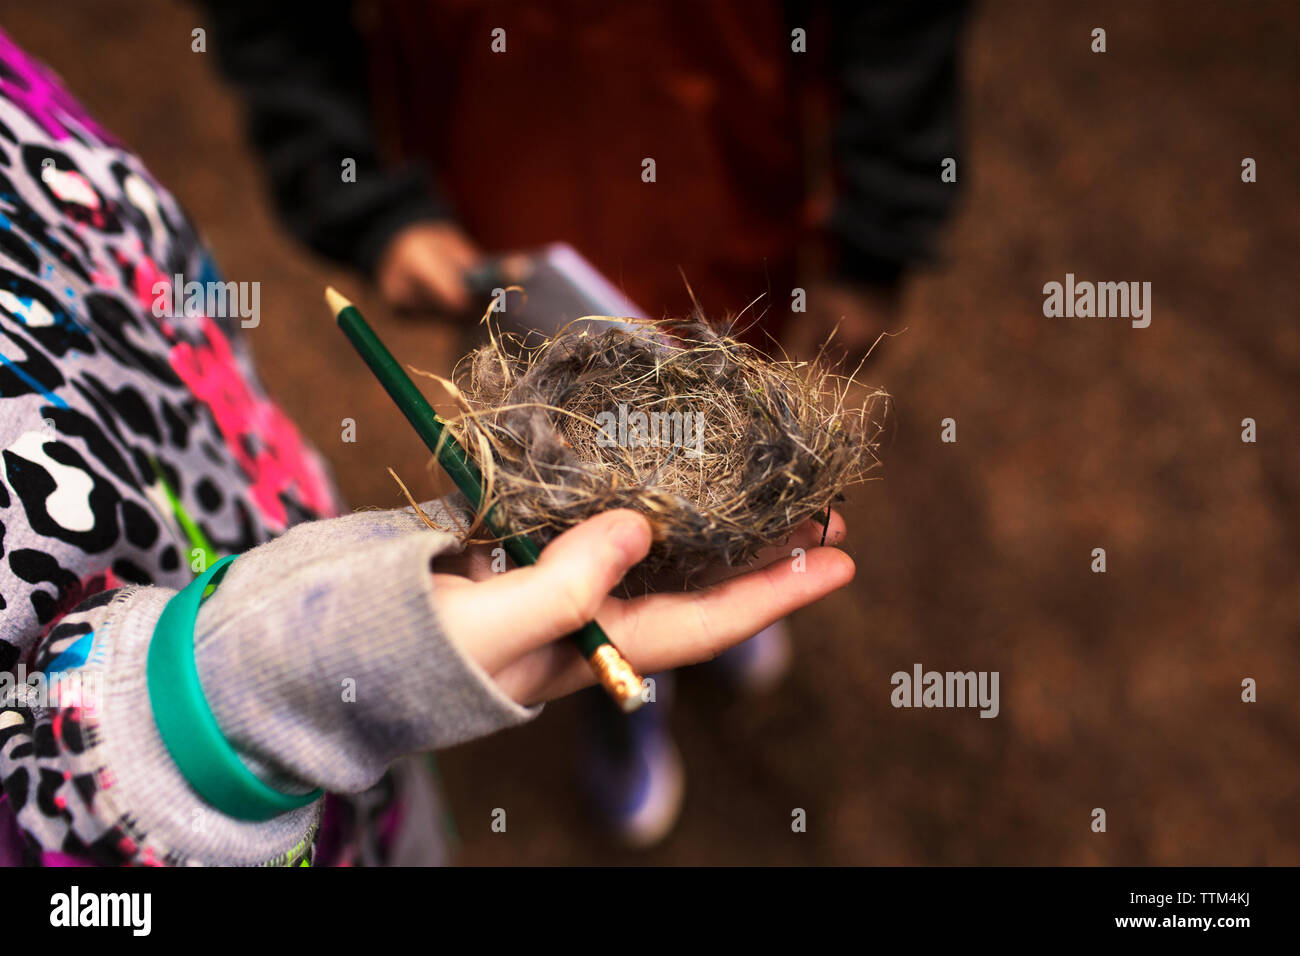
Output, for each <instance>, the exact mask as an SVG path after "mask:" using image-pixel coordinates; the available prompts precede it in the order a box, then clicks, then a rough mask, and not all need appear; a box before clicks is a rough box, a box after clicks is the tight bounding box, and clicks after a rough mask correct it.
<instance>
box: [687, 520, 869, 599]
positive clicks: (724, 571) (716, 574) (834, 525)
mask: <svg viewBox="0 0 1300 956" xmlns="http://www.w3.org/2000/svg"><path fill="white" fill-rule="evenodd" d="M825 516H826V512H822V513H821V517H825ZM823 536H825V539H826V540H825V541H823V540H822V537H823ZM847 536H848V527H847V526H846V525H845V523H844V518H843V516H842V515H841V514H840V513H839V512H838V511H835V510H833V509H832V510H831V513H830V522H829V524H827V525H823V524H821V522H820V521H819V520H818V519H817V518H809V519H808V520H807V521H805V522H804V523H803V524H801V525H799V527H797V528H795V530H794V531H793V532H792V533H791V535H790V537H788V538H787V539H786V540H785V541H783V542H780V543H779V544H773V545H769V546H768V547H766V548H763V549H762V550H761V551H759V552H758V554H757V555H755V556H754V560H752V561H750V562H749V563H748V564H746V565H741V566H738V567H734V568H713V569H710V570H709V571H706V572H704V573H703V574H702V575H700V580H699V583H700V584H701V585H703V586H708V585H711V584H717V583H718V582H719V581H725V580H727V579H728V578H734V577H736V576H737V575H741V574H744V573H745V572H747V571H753V570H755V569H757V568H762V567H765V566H767V565H769V564H771V563H772V562H773V561H779V560H781V559H782V558H793V557H794V556H795V552H796V551H803V552H804V553H805V554H806V553H807V552H808V551H810V550H811V549H813V548H818V547H821V546H822V545H823V544H825V545H830V546H835V545H838V544H840V543H841V542H842V541H843V540H844V539H845V538H846V537H847Z"/></svg>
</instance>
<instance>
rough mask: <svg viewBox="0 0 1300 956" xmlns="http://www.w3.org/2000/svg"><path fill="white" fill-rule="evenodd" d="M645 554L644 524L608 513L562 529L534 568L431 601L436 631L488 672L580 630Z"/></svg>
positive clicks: (647, 544)
mask: <svg viewBox="0 0 1300 956" xmlns="http://www.w3.org/2000/svg"><path fill="white" fill-rule="evenodd" d="M649 550H650V525H649V524H648V522H647V521H646V520H645V518H643V517H642V516H641V515H639V514H637V513H636V512H634V511H626V510H619V511H608V512H605V513H604V514H600V515H596V516H595V517H594V518H589V519H588V520H586V521H584V522H582V523H581V524H579V525H576V526H575V527H573V528H570V529H569V530H568V531H566V532H565V533H564V534H562V535H560V536H559V537H558V538H556V539H555V540H554V541H552V542H551V543H550V544H549V545H547V547H546V548H545V549H544V550H543V551H542V555H541V560H540V561H538V563H537V564H535V565H533V566H531V567H526V568H518V569H517V570H514V571H508V572H506V573H505V574H494V575H492V577H491V578H490V579H489V580H486V581H480V582H478V583H475V584H473V585H471V586H470V587H466V588H458V589H455V590H453V591H450V592H443V593H441V594H440V595H439V599H438V602H437V607H438V611H439V617H440V619H441V621H442V624H443V628H444V632H445V633H446V634H447V635H448V636H449V637H450V638H451V639H452V640H453V641H455V642H456V643H457V644H459V645H460V646H461V647H462V648H464V649H465V651H466V652H467V653H469V654H470V655H471V656H472V657H473V658H474V659H475V660H476V661H478V663H479V664H480V665H482V666H483V667H484V668H485V669H486V670H487V671H488V673H494V672H495V671H496V670H498V669H500V668H502V667H504V666H505V665H506V664H508V663H509V662H510V661H512V660H514V659H516V658H518V657H519V656H521V655H522V654H525V653H527V652H528V651H530V650H533V649H534V648H537V647H541V646H543V645H545V644H548V643H550V642H551V641H555V640H557V639H558V638H561V637H564V636H565V635H567V634H571V633H573V632H574V631H576V630H578V629H579V628H581V627H582V626H583V625H584V624H586V623H587V622H588V621H590V620H592V619H593V618H594V617H595V616H596V612H597V610H598V609H600V607H601V605H602V604H603V603H604V602H605V599H606V597H607V596H608V594H609V592H610V590H611V589H612V588H613V587H614V585H616V584H617V583H618V582H619V581H620V580H621V579H622V577H623V575H624V574H626V573H627V571H628V569H629V568H631V567H632V566H633V565H634V564H636V563H637V562H638V561H640V560H641V559H642V558H644V557H645V556H646V553H647V552H648V551H649Z"/></svg>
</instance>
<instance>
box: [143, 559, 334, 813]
mask: <svg viewBox="0 0 1300 956" xmlns="http://www.w3.org/2000/svg"><path fill="white" fill-rule="evenodd" d="M234 560H235V556H234V555H229V556H228V557H224V558H222V559H221V560H220V561H217V562H216V563H215V564H213V565H212V567H210V568H208V570H207V571H205V572H204V573H203V574H201V575H199V576H198V577H197V578H195V579H194V580H193V581H191V582H190V583H189V584H188V585H186V586H185V587H184V588H182V589H181V590H180V592H178V593H177V594H176V595H175V596H173V597H172V599H171V600H170V601H168V602H167V606H166V607H164V608H163V612H162V616H161V617H159V618H158V624H157V626H156V627H155V628H154V632H153V638H152V639H151V640H150V642H149V659H148V663H147V664H146V668H145V675H146V679H147V681H148V684H149V703H150V705H151V706H152V707H153V718H154V722H155V723H157V725H158V733H159V734H161V735H162V740H163V743H164V744H165V745H166V747H167V751H168V752H169V753H170V754H171V755H172V760H174V761H175V762H176V766H177V767H178V768H179V769H180V772H181V776H183V777H184V778H185V779H186V781H188V782H189V785H190V786H191V787H193V788H194V791H195V792H196V793H197V794H198V795H199V796H200V797H202V798H203V799H204V800H205V801H206V802H207V803H210V804H211V805H212V806H213V807H215V808H216V809H218V810H220V811H221V812H222V813H224V814H226V815H227V816H231V817H235V818H237V819H240V820H269V819H271V818H272V817H276V816H279V815H280V814H282V813H288V812H289V811H290V810H297V809H298V808H300V807H305V806H307V805H308V804H310V803H314V802H316V801H317V800H319V799H320V798H321V797H322V796H323V795H324V791H321V790H313V791H312V792H311V793H303V794H296V793H284V792H282V791H280V790H276V789H275V788H274V787H272V786H270V785H269V784H267V783H265V782H264V781H262V780H261V779H260V778H259V777H258V776H257V775H256V774H254V773H253V772H252V771H251V770H249V769H248V767H246V766H245V765H244V762H243V761H242V760H240V759H239V754H237V753H235V748H234V747H232V746H230V742H229V741H228V740H226V738H225V736H224V735H223V734H222V733H221V727H220V726H219V725H218V724H217V718H216V717H215V716H213V714H212V709H211V708H210V707H209V706H208V701H207V698H206V697H204V696H203V685H202V683H200V682H199V668H198V665H197V664H196V663H195V660H194V620H195V618H196V617H197V616H198V613H199V605H200V604H202V603H203V597H204V591H206V590H207V588H208V586H209V585H211V586H212V587H213V588H215V587H216V586H217V585H218V584H220V583H221V579H222V577H224V576H225V573H226V570H227V569H228V568H229V567H230V562H232V561H234Z"/></svg>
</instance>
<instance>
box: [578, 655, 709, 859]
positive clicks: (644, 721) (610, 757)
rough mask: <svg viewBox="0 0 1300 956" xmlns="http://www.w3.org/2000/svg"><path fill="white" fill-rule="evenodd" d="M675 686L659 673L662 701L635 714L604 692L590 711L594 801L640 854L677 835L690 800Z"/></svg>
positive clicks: (589, 786)
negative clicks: (675, 730)
mask: <svg viewBox="0 0 1300 956" xmlns="http://www.w3.org/2000/svg"><path fill="white" fill-rule="evenodd" d="M671 686H672V675H671V674H656V675H655V691H656V699H655V700H654V701H651V702H648V703H646V704H643V705H642V706H641V709H640V710H637V711H635V712H633V713H631V714H624V713H622V712H620V711H619V710H618V708H617V707H615V706H614V705H613V704H611V703H610V702H609V700H608V698H606V697H605V695H604V693H603V692H602V691H600V690H598V689H596V690H594V693H595V694H599V695H600V696H599V699H598V700H593V701H592V704H591V706H590V707H589V708H588V709H589V711H590V713H589V717H588V721H587V722H586V724H585V726H586V727H587V728H588V730H589V733H590V738H591V739H590V741H589V742H588V743H589V745H588V747H587V753H588V758H587V760H586V762H585V765H584V767H583V771H584V774H583V776H584V783H585V788H586V790H587V794H588V797H589V798H590V800H591V802H592V804H593V806H594V809H595V811H596V814H597V815H598V816H599V817H600V819H601V821H602V822H603V823H604V825H605V827H606V828H607V829H608V830H609V832H611V833H612V834H613V835H614V836H615V837H616V838H617V839H618V840H619V842H620V843H622V844H624V845H625V846H628V847H632V848H636V849H645V848H647V847H650V846H653V845H654V844H656V843H658V842H660V841H661V840H663V839H664V838H665V837H666V836H668V834H669V833H670V832H672V829H673V827H674V826H675V825H676V824H677V819H678V817H679V816H681V810H682V802H683V800H684V798H685V793H686V772H685V767H684V765H683V764H682V756H681V753H680V751H678V749H677V745H676V744H675V743H673V739H672V735H671V734H670V733H669V730H668V714H669V709H670V706H671V705H670V703H669V701H670V698H671Z"/></svg>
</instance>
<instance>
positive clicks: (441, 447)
mask: <svg viewBox="0 0 1300 956" xmlns="http://www.w3.org/2000/svg"><path fill="white" fill-rule="evenodd" d="M325 302H326V304H327V305H328V306H329V308H330V311H331V312H332V313H333V314H334V318H335V320H336V321H337V322H338V324H339V328H340V329H342V330H343V334H344V335H346V336H347V337H348V341H350V342H351V343H352V347H353V348H355V349H356V350H357V352H358V353H359V354H360V355H361V357H362V359H364V360H365V363H366V364H367V365H368V366H370V371H372V372H373V373H374V374H375V378H377V379H379V384H381V385H383V386H384V390H385V391H386V392H388V395H389V397H390V398H392V400H393V402H394V404H396V405H397V407H398V409H399V410H400V411H401V413H402V414H403V415H405V416H406V420H407V421H408V422H410V423H411V427H413V428H414V429H415V432H416V434H417V435H419V436H420V438H421V439H422V440H423V441H424V443H425V445H427V446H428V448H429V450H430V451H431V452H433V454H434V455H435V456H436V457H437V459H438V464H440V465H441V466H442V468H443V470H444V471H446V472H447V474H448V475H450V476H451V480H452V481H453V482H454V483H455V484H456V487H457V488H459V489H460V491H461V493H462V494H463V495H464V496H465V497H466V498H468V499H469V501H470V504H471V505H473V506H474V508H475V509H478V508H480V507H481V506H482V504H483V478H482V475H481V474H480V473H479V470H478V467H477V466H475V464H474V462H473V461H472V460H470V457H469V455H468V453H466V451H465V448H464V447H463V446H462V445H461V444H460V442H458V441H456V439H455V438H454V437H453V436H452V434H451V432H449V431H447V430H446V429H445V426H446V422H444V421H443V420H442V418H440V417H439V416H438V413H437V412H435V411H434V410H433V406H432V405H430V404H429V402H428V400H427V399H426V398H425V397H424V394H423V393H422V392H421V391H420V390H419V389H418V388H416V386H415V383H414V382H413V381H411V377H410V376H409V375H407V374H406V372H405V370H403V368H402V367H401V366H400V365H398V364H397V359H395V358H393V353H392V352H390V351H388V349H387V348H385V346H384V343H383V342H381V341H379V337H378V336H377V335H375V332H374V330H373V329H371V328H370V325H369V324H368V323H367V322H366V320H365V318H364V317H363V316H362V315H361V312H360V311H358V309H357V307H356V306H354V305H353V304H352V303H351V302H349V301H348V300H347V299H346V298H344V297H343V296H342V295H341V294H340V293H339V292H338V291H337V290H336V289H334V288H333V287H330V288H327V289H326V290H325ZM498 512H499V509H498V508H497V507H495V506H494V507H493V508H492V509H491V511H489V512H488V513H487V515H486V516H485V517H484V520H483V523H484V524H485V525H486V526H487V529H488V531H489V532H490V533H491V534H492V535H493V537H496V538H500V539H501V546H502V547H503V548H505V550H506V553H507V554H509V555H510V557H511V558H512V559H514V562H515V564H517V565H519V566H521V567H522V566H524V565H528V564H536V563H537V559H538V558H539V557H540V556H541V549H540V548H538V547H537V543H536V542H535V541H533V539H532V538H530V537H528V536H527V535H520V534H513V533H511V531H510V529H509V527H508V526H507V525H506V523H505V520H504V518H503V516H502V515H500V514H499V513H498ZM570 638H571V639H572V640H573V643H574V644H575V645H577V648H578V652H579V653H580V654H582V656H583V657H584V658H586V660H587V662H588V663H589V664H591V668H592V670H593V671H595V672H596V676H597V678H599V679H600V683H601V685H602V686H603V687H604V688H605V690H606V691H608V692H609V695H610V696H611V697H613V698H614V700H615V701H617V702H618V705H619V706H620V707H621V708H622V709H623V710H624V711H626V712H628V713H630V712H631V711H634V710H636V709H637V708H638V707H640V706H641V703H642V700H643V698H642V696H641V678H640V676H639V675H638V674H637V672H636V671H635V670H633V668H632V665H631V664H629V663H628V662H627V660H626V659H625V658H624V657H623V655H622V654H620V653H619V650H618V648H616V647H615V646H614V645H613V644H611V643H610V640H609V638H608V637H607V636H606V635H605V632H604V631H603V630H601V627H600V625H599V624H597V623H596V622H595V621H591V622H590V623H588V624H587V625H585V626H584V627H583V628H582V630H580V631H576V632H575V633H573V634H571V635H570Z"/></svg>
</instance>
